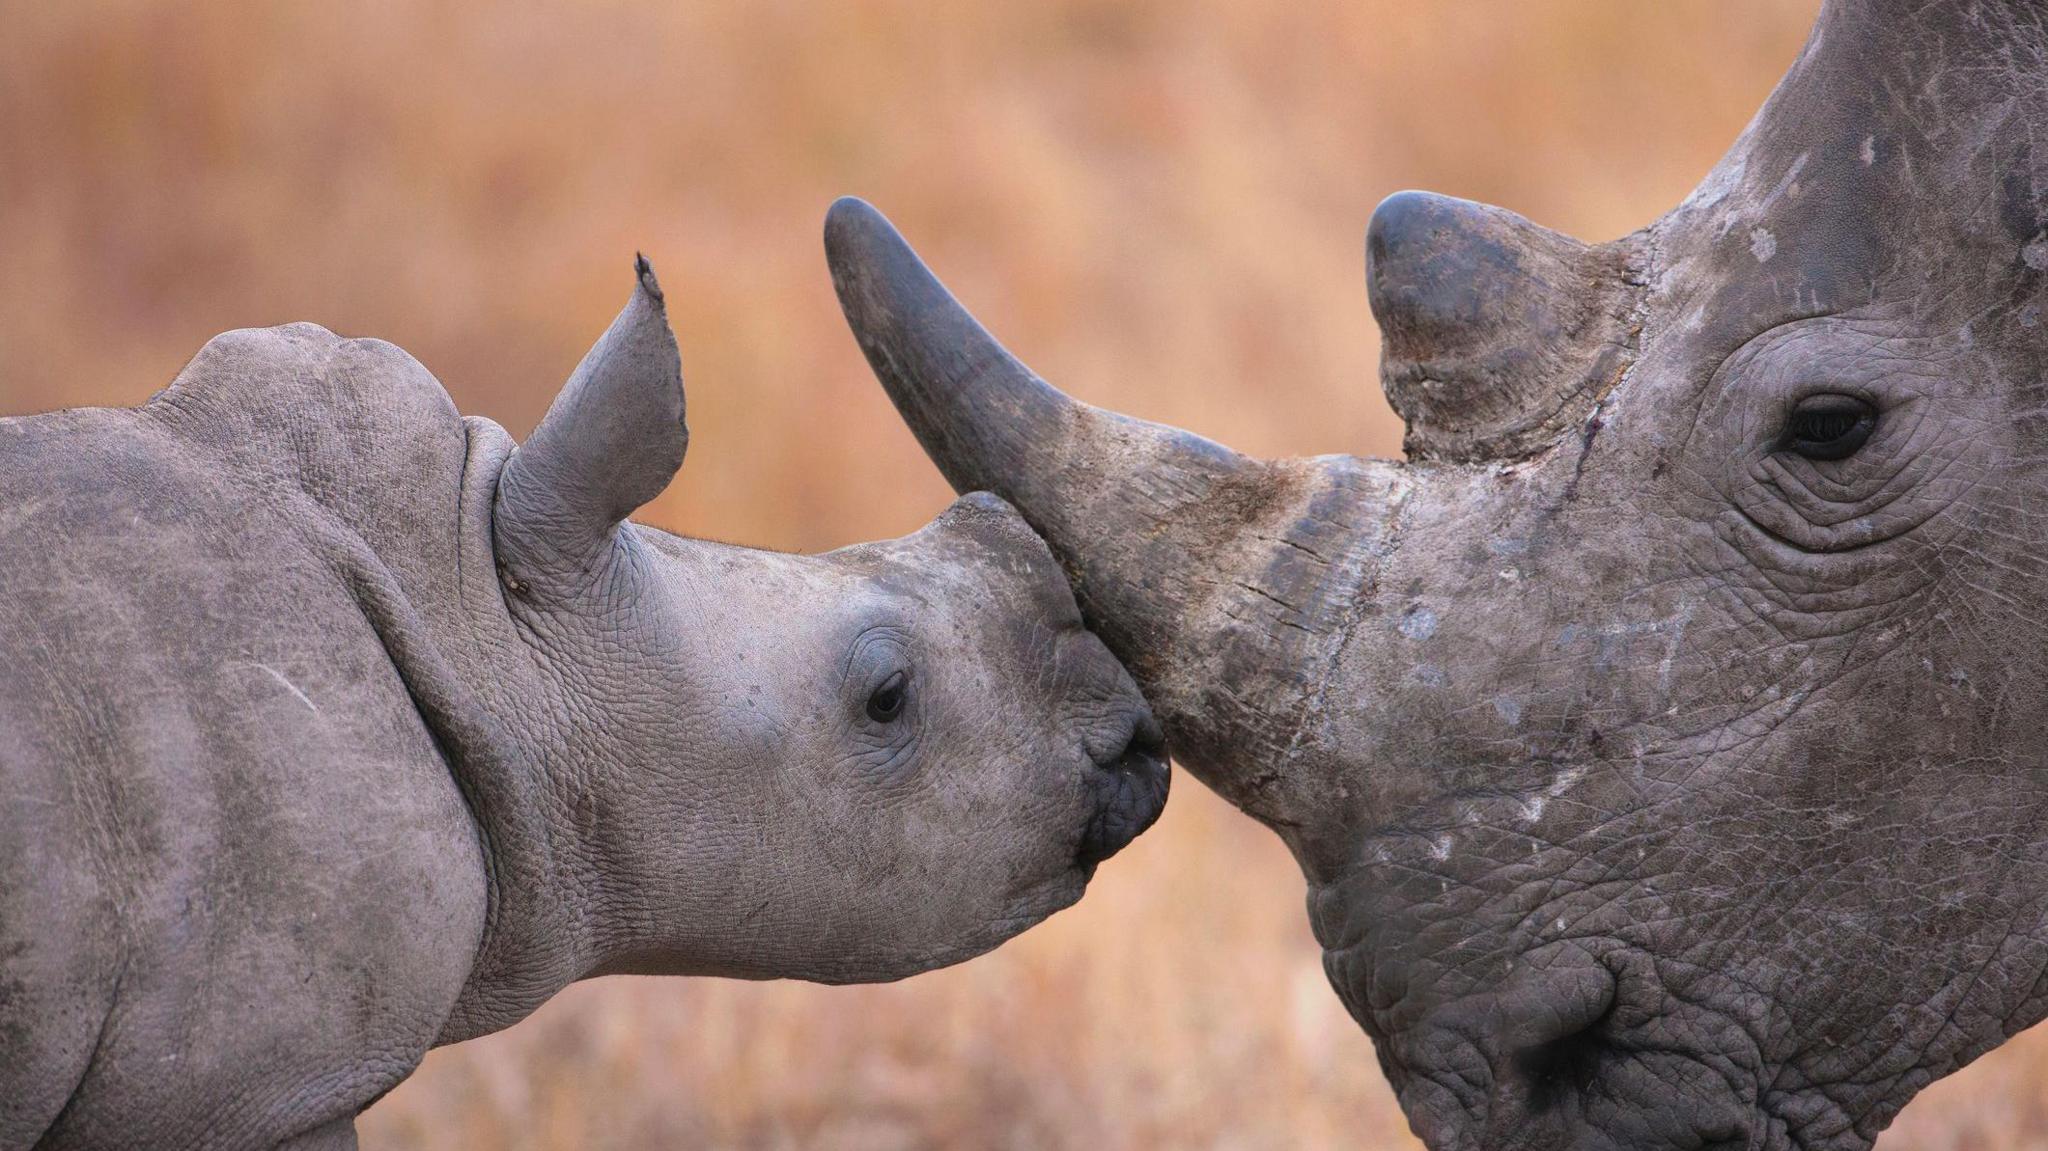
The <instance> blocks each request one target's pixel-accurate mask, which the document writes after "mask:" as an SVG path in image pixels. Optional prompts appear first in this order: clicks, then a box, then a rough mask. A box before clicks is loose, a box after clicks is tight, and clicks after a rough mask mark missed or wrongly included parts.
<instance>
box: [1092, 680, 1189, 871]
mask: <svg viewBox="0 0 2048 1151" xmlns="http://www.w3.org/2000/svg"><path fill="white" fill-rule="evenodd" d="M1168 778H1169V770H1168V768H1167V763H1166V739H1165V736H1164V735H1163V734H1161V732H1160V730H1159V724H1158V723H1157V722H1156V721H1155V720H1154V719H1153V718H1152V716H1151V714H1150V713H1146V714H1144V715H1142V716H1140V718H1139V720H1138V722H1137V723H1136V724H1135V725H1133V727H1132V731H1131V735H1130V737H1129V738H1128V739H1127V740H1125V742H1124V747H1123V750H1122V751H1120V752H1118V753H1117V754H1116V755H1115V756H1113V757H1111V758H1110V759H1109V760H1107V761H1102V762H1098V763H1096V764H1095V766H1094V768H1093V769H1092V770H1090V771H1089V773H1088V788H1089V791H1090V792H1091V794H1092V797H1093V799H1094V806H1093V809H1092V811H1091V812H1090V814H1089V817H1088V826H1087V827H1086V828H1085V829H1084V830H1083V831H1082V833H1081V843H1080V846H1079V847H1078V848H1076V849H1075V852H1074V862H1075V863H1076V864H1078V865H1080V866H1081V867H1083V868H1090V869H1092V868H1093V867H1094V866H1095V865H1096V864H1098V863H1101V862H1102V861H1103V860H1105V859H1108V858H1109V857H1110V856H1112V855H1115V854H1116V853H1117V852H1119V851H1122V850H1123V849H1124V848H1125V847H1126V846H1128V845H1129V844H1130V842H1131V841H1132V840H1134V839H1136V838H1138V836H1139V835H1141V834H1143V833H1144V831H1145V829H1146V828H1148V827H1151V826H1152V823H1153V821H1155V820H1157V819H1158V818H1159V813H1160V812H1161V811H1163V810H1165V808H1166V789H1167V783H1168Z"/></svg>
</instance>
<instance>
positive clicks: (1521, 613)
mask: <svg viewBox="0 0 2048 1151" xmlns="http://www.w3.org/2000/svg"><path fill="white" fill-rule="evenodd" d="M2044 13H2048V9H2044V8H2043V7H2042V6H2041V5H2040V4H2038V3H2034V2H2020V0H1982V2H1975V3H1971V2H1965V0H1947V2H1939V3H1905V2H1900V0H1831V2H1830V3H1829V4H1828V5H1827V6H1826V8H1825V9H1824V11H1823V14H1822V17H1821V20H1820V23H1819V25H1818V27H1817V28H1816V30H1815V32H1814V35H1813V37H1812V39H1811V41H1810V42H1809V44H1808V46H1807V48H1806V50H1805V52H1804V53H1803V55H1802V56H1801V57H1800V59H1799V61H1798V62H1797V64H1796V65H1795V66H1794V67H1793V68H1792V71H1791V73H1790V74H1789V75H1788V76H1787V77H1786V79H1785V81H1784V82H1783V84H1782V85H1781V86H1780V88H1779V90H1778V91H1777V92H1776V94H1775V95H1774V96H1773V97H1772V98H1771V100H1770V102H1769V103H1768V104H1767V105H1766V107H1765V108H1764V110H1763V111H1762V113H1761V114H1760V115H1759V117H1758V118H1757V120H1756V121H1755V122H1754V123H1753V124H1752V125H1751V127H1750V128H1749V129H1748V130H1747V131H1746V132H1745V133H1744V135H1743V136H1742V138H1741V139H1740V140H1739V141H1738V142H1737V143H1736V144H1735V146H1734V148H1733V149H1732V150H1731V151H1730V153H1729V154H1728V156H1727V157H1726V158H1725V159H1724V160H1723V161H1722V162H1721V164H1720V165H1719V166H1718V167H1717V168H1716V169H1715V170H1714V171H1713V173H1712V174H1711V175H1709V176H1708V177H1707V179H1706V180H1705V182H1704V183H1703V184H1702V185H1701V187H1700V188H1699V190H1698V191H1697V192H1696V193H1695V194H1694V195H1693V196H1692V197H1691V198H1689V199H1688V200H1687V201H1686V202H1685V203H1683V204H1682V205H1680V206H1679V207H1678V208H1677V209H1676V210H1674V211H1673V212H1672V213H1670V214H1669V215H1667V216H1665V217H1664V218H1663V219H1661V220H1659V221H1658V222H1657V223H1655V224H1653V225H1651V226H1650V227H1649V228H1647V229H1645V230H1643V231H1641V232H1638V233H1636V234H1634V235H1631V236H1629V237H1626V238H1625V239H1622V240H1619V241H1616V242H1614V243H1611V244H1606V245H1601V246H1598V247H1586V246H1583V245H1580V244H1578V243H1577V242H1575V241H1572V240H1569V239H1567V238H1565V237H1562V236H1558V235H1555V234H1553V233H1550V232H1547V231H1544V230H1542V229H1540V228H1537V227H1536V226H1535V225H1532V224H1530V223H1528V222H1527V221H1524V220H1521V219H1519V218H1517V217H1514V216H1512V215H1511V214H1509V213H1506V212H1503V211H1500V210H1498V209H1493V208H1486V207H1481V206H1479V205H1475V204H1468V203H1464V202H1461V201H1456V200H1449V199H1445V198H1442V197H1434V196H1425V195H1421V194H1416V193H1408V194H1403V195H1401V196H1397V197H1394V198H1392V199H1390V200H1389V201H1387V203H1385V204H1384V205H1382V206H1381V208H1380V210H1379V212H1378V214H1377V215H1376V218H1375V219H1374V222H1373V225H1372V228H1371V231H1370V235H1369V237H1368V253H1367V262H1368V275H1369V277H1370V287H1371V292H1372V302H1373V307H1374V310H1375V314H1376V316H1377V318H1378V319H1379V322H1380V324H1381V326H1382V328H1383V329H1384V331H1385V334H1386V353H1385V362H1384V373H1383V374H1384V380H1383V382H1384V385H1385V387H1386V389H1387V391H1388V394H1389V396H1390V398H1391V399H1392V400H1393V403H1394V406H1395V407H1396V409H1397V410H1398V411H1399V412H1400V413H1401V414H1402V415H1403V416H1404V417H1405V418H1406V419H1407V421H1408V424H1409V440H1408V445H1409V449H1410V455H1411V461H1410V462H1409V463H1406V464H1395V463H1386V462H1379V461H1368V460H1359V459H1351V458H1337V457H1331V458H1322V459H1310V460H1293V461H1285V462H1265V461H1259V460H1253V459H1248V458H1245V457H1242V456H1239V455H1237V454H1235V453H1232V452H1230V451H1229V450H1227V449H1225V448H1221V447H1218V446H1216V445H1214V444H1211V443H1208V442H1206V441H1202V440H1198V439H1196V438H1194V437H1192V436H1189V435H1187V434H1185V433H1181V432H1177V431H1174V430H1172V429H1168V428H1162V427H1159V426H1157V425H1152V424H1147V423H1143V422H1140V421H1137V420H1132V419H1129V418H1127V417H1123V416H1119V415H1115V414H1112V413H1107V412H1103V411H1099V410H1096V409H1093V408H1089V407H1087V406H1085V405H1081V404H1077V403H1075V402H1073V401H1071V400H1069V399H1067V398H1066V397H1065V396H1063V395H1061V394H1060V393H1058V392H1056V391H1054V390H1053V389H1051V388H1050V387H1048V386H1046V385H1044V384H1043V383H1041V382H1039V381H1038V380H1037V379H1036V378H1035V377H1032V376H1031V375H1030V374H1029V373H1028V372H1027V371H1026V370H1025V369H1023V368H1022V367H1021V366H1020V365H1018V364H1017V363H1016V362H1015V361H1014V360H1012V359H1010V358H1009V356H1008V355H1007V353H1005V352H1004V351H1003V350H1002V349H1001V348H1000V347H999V346H998V345H996V344H995V343H994V341H993V340H992V339H990V338H989V337H988V336H987V335H986V334H985V333H983V332H982V331H981V330H980V329H979V328H978V327H976V326H975V324H974V322H973V320H972V319H971V318H970V317H968V316H967V314H966V313H965V312H964V311H962V310H960V309H959V308H958V306H957V305H955V304H954V303H953V302H952V301H951V299H950V298H949V297H947V296H946V295H945V293H944V290H943V289H942V288H940V287H939V286H938V284H937V283H936V281H934V280H932V279H931V278H930V277H929V275H928V274H927V273H926V272H925V270H924V269H923V267H922V266H921V265H920V264H919V263H918V262H917V260H916V258H915V256H913V255H912V254H911V253H910V252H909V250H908V249H907V248H906V247H904V246H903V244H902V242H901V240H900V239H899V238H898V237H897V236H896V235H895V234H894V232H893V231H892V230H890V228H889V227H888V225H887V223H886V222H885V221H883V220H882V219H881V218H880V217H879V216H877V215H876V214H875V213H874V212H873V210H872V209H869V208H867V207H866V206H865V205H861V204H858V203H854V202H844V203H842V204H841V205H840V206H838V207H837V208H836V209H835V211H834V214H833V217H832V219H831V221H830V223H829V224H828V227H827V245H828V250H829V252H830V254H831V256H832V258H833V261H834V265H835V274H836V277H837V280H838V284H839V288H840V293H841V299H842V302H843V303H844V304H845V306H846V309H847V312H848V316H849V319H850V320H851V322H852V324H853V326H854V328H855V331H856V332H857V333H858V334H859V335H860V338H861V341H862V343H863V346H864V347H865V349H866V350H867V353H868V355H869V357H870V359H871V361H872V362H873V363H874V365H875V366H876V368H877V371H878V374H879V375H880V376H881V377H882V379H883V381H884V382H885V384H886V385H887V386H888V387H889V390H890V392H891V394H892V396H893V397H894V399H895V401H896V403H897V405H898V406H899V407H900V408H901V409H902V411H903V413H904V414H905V416H906V417H907V419H908V420H909V422H910V424H911V425H912V427H913V428H914V429H915V430H916V431H917V433H918V435H919V436H920V438H921V439H922V441H923V443H924V445H925V447H926V448H927V450H928V451H929V452H930V453H931V454H932V456H933V458H934V459H935V460H936V461H937V462H938V463H939V465H940V467H941V468H942V469H943V470H944V471H945V473H946V474H947V476H948V477H949V478H950V479H951V480H952V481H953V482H954V483H955V484H956V485H957V486H960V487H962V488H969V487H987V488H988V489H990V490H993V491H996V492H998V493H1000V494H1002V495H1004V496H1005V497H1006V498H1008V499H1010V500H1011V501H1012V502H1013V503H1015V504H1016V505H1017V506H1018V507H1019V509H1020V510H1022V511H1023V513H1024V514H1025V516H1026V518H1027V519H1029V520H1030V521H1031V522H1032V523H1033V525H1034V526H1035V527H1037V528H1038V529H1040V531H1041V532H1042V533H1044V534H1045V535H1046V536H1047V538H1048V539H1049V540H1050V541H1051V542H1052V544H1053V547H1054V550H1055V552H1057V553H1058V554H1059V556H1060V557H1061V560H1062V562H1063V563H1064V564H1065V565H1066V566H1067V569H1068V571H1069V573H1070V575H1071V576H1072V578H1073V579H1074V581H1075V584H1076V588H1077V591H1078V594H1079V596H1080V599H1081V603H1082V609H1083V614H1084V616H1086V617H1087V618H1088V619H1089V621H1090V622H1091V624H1092V625H1093V626H1095V627H1096V628H1098V629H1099V631H1100V632H1101V634H1102V635H1103V636H1104V637H1105V639H1106V640H1107V641H1108V642H1109V644H1110V647H1111V649H1112V650H1114V651H1117V652H1118V653H1119V654H1120V655H1121V656H1123V657H1124V658H1125V659H1126V660H1128V661H1129V662H1130V665H1131V667H1132V668H1133V671H1134V673H1135V674H1136V676H1137V678H1138V681H1139V683H1140V685H1141V686H1143V687H1144V688H1145V690H1146V692H1147V694H1148V696H1149V698H1150V699H1151V700H1152V703H1153V705H1154V707H1155V708H1157V709H1158V711H1159V713H1160V716H1161V720H1162V722H1163V723H1164V725H1165V727H1166V729H1167V731H1168V733H1169V734H1170V736H1171V737H1172V738H1173V740H1174V741H1175V745H1176V751H1177V753H1178V755H1179V756H1180V757H1181V758H1182V760H1183V761H1184V762H1185V763H1186V764H1187V765H1188V766H1189V767H1190V768H1191V769H1192V770H1193V771H1194V772H1195V773H1196V774H1197V775H1198V776H1199V777H1200V778H1202V779H1203V780H1204V781H1205V782H1207V783H1208V784H1209V785H1210V786H1212V787H1214V788H1215V789H1216V790H1218V791H1219V792H1221V793H1222V794H1223V795H1225V796H1227V797H1228V798H1230V799H1231V800H1232V801H1233V802H1235V803H1236V804H1238V805H1239V806H1240V807H1242V808H1244V809H1245V810H1246V811H1248V812H1249V813H1251V814H1253V815H1255V816H1256V817H1258V818H1259V819H1261V820H1263V821H1264V822H1266V823H1267V824H1269V825H1270V826H1272V827H1273V828H1274V829H1275V830H1276V831H1278V832H1279V834H1280V835H1281V836H1282V837H1283V838H1284V839H1285V840H1286V842H1287V843H1288V844H1289V846H1290V847H1291V848H1292V849H1293V851H1294V853H1295V855H1296V857H1297V858H1298V860H1299V861H1300V863H1301V865H1302V868H1303V870H1304V872H1305V873H1306V875H1307V878H1308V881H1309V899H1308V903H1309V912H1310V916H1311V919H1312V921H1313V924H1314V927H1315V930H1316V934H1317V937H1318V938H1319V939H1320V940H1321V942H1322V944H1323V946H1324V948H1325V949H1326V966H1327V969H1328V972H1329V975H1330V978H1331V981H1332V983H1333V984H1334V985H1335V987H1336V989H1337V991H1338V993H1339V994H1340V995H1341V996H1342V998H1343V1000H1344V1002H1345V1003H1346V1004H1347V1005H1348V1006H1349V1007H1350V1009H1351V1011H1352V1013H1353V1014H1354V1015H1355V1016H1356V1017H1357V1019H1358V1020H1359V1021H1360V1022H1361V1023H1362V1024H1363V1025H1364V1026H1365V1028H1366V1029H1367V1030H1368V1031H1369V1032H1370V1033H1371V1034H1372V1036H1373V1037H1374V1039H1375V1040H1376V1041H1377V1043H1378V1046H1379V1051H1380V1056H1381V1060H1382V1062H1383V1064H1384V1066H1385V1068H1386V1071H1387V1073H1388V1075H1389V1077H1390V1078H1391V1079H1392V1081H1393V1083H1394V1085H1395V1086H1396V1088H1397V1089H1398V1091H1399V1093H1400V1097H1401V1100H1402V1104H1403V1106H1404V1108H1405V1109H1406V1111H1407V1113H1408V1115H1409V1116H1410V1118H1411V1120H1412V1122H1413V1124H1414V1126H1415V1129H1416V1130H1417V1131H1418V1132H1419V1133H1420V1134H1421V1135H1422V1137H1423V1138H1424V1140H1425V1141H1426V1142H1427V1143H1429V1145H1430V1146H1432V1147H1434V1148H1437V1149H1439V1151H1450V1149H1466V1148H1637V1149H1640V1148H1698V1147H1716V1148H1793V1147H1801V1148H1830V1149H1851V1148H1865V1147H1868V1146H1869V1145H1870V1143H1871V1141H1872V1140H1873V1138H1874V1137H1875V1135H1876V1133H1877V1132H1878V1131H1879V1130H1880V1129H1881V1128H1882V1127H1883V1126H1884V1125H1885V1124H1886V1122H1887V1121H1888V1120H1889V1119H1890V1118H1891V1117H1892V1116H1893V1115H1894V1114H1895V1113H1896V1112H1897V1111H1898V1110H1899V1108H1900V1107H1902V1106H1903V1105H1904V1104H1905V1103H1906V1101H1907V1100H1908V1099H1910V1098H1911V1097H1912V1096H1913V1094H1914V1093H1915V1092H1916V1091H1918V1090H1919V1089H1920V1088H1922V1087H1924V1086H1925V1085H1926V1084H1928V1083H1929V1082H1930V1081H1932V1080H1934V1079H1936V1078H1938V1077H1940V1076H1942V1075H1945V1074H1947V1073H1949V1072H1951V1071H1953V1070H1955V1069H1956V1068H1958V1067H1960V1066H1962V1065H1963V1064H1964V1063H1966V1062H1968V1061H1969V1060H1970V1059H1971V1058H1973V1057H1975V1056H1977V1055H1979V1054H1981V1053H1983V1052H1984V1051H1986V1050H1988V1049H1990V1048H1992V1047H1994V1046H1996V1045H1997V1044H1998V1043H2000V1042H2001V1041H2002V1040H2003V1039H2005V1038H2006V1037H2007V1036H2009V1035H2011V1034H2012V1033H2013V1032H2015V1031H2017V1030H2019V1029H2021V1028H2023V1027H2026V1026H2028V1025H2029V1024H2031V1023H2033V1022H2035V1021H2037V1020H2040V1019H2041V1018H2043V1016H2044V1015H2048V997H2044V986H2048V984H2044V979H2048V827H2044V826H2043V820H2044V816H2048V734H2044V729H2043V724H2042V716H2043V714H2044V712H2048V667H2044V657H2048V570H2044V568H2048V518H2044V508H2048V406H2044V400H2048V374H2044V366H2048V326H2044V325H2043V320H2042V314H2041V313H2042V304H2043V295H2044V286H2048V231H2044V229H2048V14H2044ZM1282 383H1284V382H1282ZM1276 386H1280V385H1279V384H1276ZM1820 395H1847V396H1850V397H1852V398H1853V400H1854V401H1860V402H1862V403H1864V404H1867V405H1869V406H1870V407H1872V408H1874V409H1875V411H1876V412H1877V416H1876V424H1875V428H1874V431H1872V433H1871V434H1870V435H1869V438H1868V439H1867V441H1866V442H1864V443H1863V444H1862V446H1861V447H1860V448H1858V449H1857V450H1855V451H1853V452H1850V453H1847V454H1845V455H1844V456H1842V458H1837V459H1824V458H1813V457H1812V456H1810V455H1808V454H1805V453H1804V452H1803V450H1802V449H1800V448H1799V447H1798V445H1797V444H1796V443H1795V438H1796V433H1797V432H1798V428H1799V426H1800V425H1799V423H1798V421H1796V420H1795V419H1794V417H1793V412H1794V410H1795V408H1796V407H1798V406H1799V405H1800V404H1801V403H1802V401H1807V398H1808V397H1813V396H1820ZM1830 402H1832V401H1830ZM1808 438H1812V437H1808Z"/></svg>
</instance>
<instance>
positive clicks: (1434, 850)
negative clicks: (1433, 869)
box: [1429, 835, 1451, 863]
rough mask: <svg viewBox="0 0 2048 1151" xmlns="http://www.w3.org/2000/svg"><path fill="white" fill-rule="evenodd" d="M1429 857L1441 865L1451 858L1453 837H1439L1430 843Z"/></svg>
mask: <svg viewBox="0 0 2048 1151" xmlns="http://www.w3.org/2000/svg"><path fill="white" fill-rule="evenodd" d="M1429 857H1430V858H1431V859H1434V860H1436V861H1437V862H1439V863H1441V862H1443V861H1444V860H1446V859H1449V858H1450V857H1451V837H1450V836H1448V835H1439V836H1437V837H1436V838H1435V839H1433V840H1430V842H1429Z"/></svg>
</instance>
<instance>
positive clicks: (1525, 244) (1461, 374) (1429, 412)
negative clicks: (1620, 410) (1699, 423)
mask: <svg viewBox="0 0 2048 1151" xmlns="http://www.w3.org/2000/svg"><path fill="white" fill-rule="evenodd" d="M1628 250H1629V249H1628V248H1626V247H1625V246H1623V245H1607V246H1603V247H1599V248H1591V247H1588V246H1586V245H1584V244H1581V243H1579V242H1578V241H1577V240H1574V239H1572V238H1571V237H1569V236H1564V235H1560V234H1559V233H1557V232H1553V231H1550V230H1549V229H1547V228H1541V227H1538V226H1537V225H1535V224H1532V223H1530V222H1529V221H1528V220H1525V219H1523V218H1522V217H1520V216H1517V215H1515V214H1514V213H1513V212H1510V211H1507V210H1506V209H1504V208H1495V207H1492V206H1490V205H1486V204H1475V203H1472V202H1471V201H1469V200H1456V199H1452V198H1451V197H1449V196H1438V195H1434V194H1431V193H1428V192H1398V193H1396V194H1394V195H1392V196H1390V197H1388V198H1387V199H1386V201H1385V202H1384V203H1382V204H1381V205H1380V206H1379V208H1378V209H1377V210H1375V211H1374V212H1373V216H1372V225H1371V227H1370V228H1369V229H1368V230H1367V232H1366V282H1367V287H1368V292H1369V295H1370V299H1371V302H1372V312H1373V317H1374V318H1375V319H1377V320H1378V321H1379V325H1380V333H1381V337H1382V346H1381V352H1380V381H1381V386H1382V387H1384V388H1385V389H1386V393H1387V399H1388V401H1389V402H1391V403H1392V404H1393V407H1394V410H1395V411H1396V412H1398V413H1400V415H1401V418H1402V419H1403V420H1405V421H1406V422H1407V424H1408V437H1407V448H1408V452H1409V454H1410V455H1411V456H1414V457H1417V458H1421V459H1449V460H1475V459H1500V458H1507V457H1513V456H1518V455H1526V454H1528V453H1530V452H1533V451H1536V450H1539V449H1541V448H1542V447H1543V446H1545V445H1546V444H1548V443H1550V442H1551V441H1552V440H1554V439H1555V438H1556V437H1557V435H1558V434H1559V433H1560V432H1562V431H1563V430H1565V429H1566V428H1569V427H1572V426H1574V425H1576V424H1577V423H1578V422H1579V421H1580V420H1581V419H1582V418H1583V417H1584V416H1585V414H1586V412H1587V411H1589V410H1590V409H1591V407H1592V405H1593V403H1594V402H1595V401H1596V400H1597V399H1598V398H1599V397H1600V396H1601V395H1603V394H1605V392H1606V389H1607V388H1608V387H1609V386H1611V385H1612V384H1613V383H1614V381H1615V380H1616V379H1618V378H1619V376H1620V374H1621V371H1622V370H1623V369H1624V368H1625V367H1626V366H1627V361H1628V356H1629V351H1630V345H1631V340H1630V337H1629V324H1628V315H1629V311H1630V309H1631V308H1632V306H1633V304H1634V301H1635V291H1634V288H1633V287H1632V286H1631V285H1630V284H1629V282H1628V276H1627V268H1626V262H1627V254H1628Z"/></svg>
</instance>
